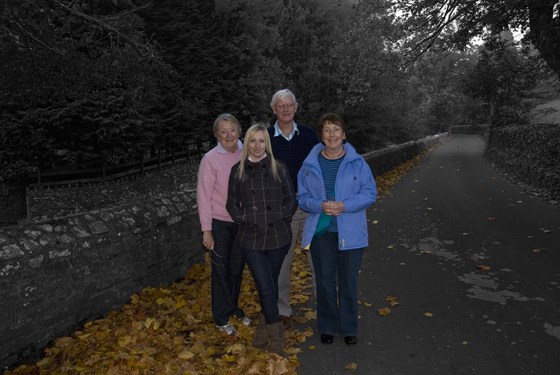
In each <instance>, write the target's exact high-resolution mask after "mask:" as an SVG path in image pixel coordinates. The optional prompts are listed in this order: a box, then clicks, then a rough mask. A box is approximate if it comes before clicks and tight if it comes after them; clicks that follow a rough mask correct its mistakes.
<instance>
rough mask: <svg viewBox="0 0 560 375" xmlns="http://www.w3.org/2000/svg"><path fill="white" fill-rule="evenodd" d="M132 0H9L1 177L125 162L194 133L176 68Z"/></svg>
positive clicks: (2, 61) (2, 63)
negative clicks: (150, 36) (157, 47)
mask: <svg viewBox="0 0 560 375" xmlns="http://www.w3.org/2000/svg"><path fill="white" fill-rule="evenodd" d="M70 6H71V7H70ZM131 6H132V4H127V3H125V2H118V1H114V2H113V1H72V2H63V1H55V0H53V1H51V0H39V1H33V2H31V1H22V2H20V1H12V0H6V1H4V2H2V7H1V8H0V9H1V10H2V13H1V16H2V24H3V29H2V32H1V34H0V38H1V39H2V44H1V51H0V71H1V72H2V73H1V76H0V77H1V84H0V98H1V99H0V101H1V102H2V104H1V106H2V110H1V111H0V123H1V124H2V125H1V127H0V136H1V137H0V142H1V144H0V160H1V170H2V174H1V175H0V176H3V177H11V176H13V175H17V173H18V172H19V173H21V171H24V170H26V169H29V168H32V167H39V168H52V167H64V166H75V165H76V164H78V163H80V162H83V161H87V160H92V159H94V160H97V159H104V160H107V161H109V162H118V160H119V159H122V158H127V157H128V155H129V154H131V153H137V152H140V151H142V150H143V149H144V148H145V147H152V146H153V145H157V146H167V145H169V143H170V141H169V140H181V139H182V140H184V139H185V138H186V136H187V135H188V132H187V128H186V127H185V126H184V124H185V123H186V121H185V120H186V116H185V113H186V111H185V107H186V104H185V103H184V101H183V98H182V93H181V87H180V86H179V85H177V83H176V78H175V77H176V73H175V72H174V71H173V70H172V69H171V68H170V67H169V66H168V65H166V64H165V63H164V62H163V61H162V60H161V59H160V58H159V57H158V55H157V53H156V52H155V51H154V50H153V49H152V48H151V47H149V46H148V45H146V44H145V43H144V40H143V35H142V33H141V32H140V30H141V28H142V20H141V19H140V18H139V17H138V16H136V15H134V13H129V12H127V10H128V9H130V7H131ZM106 14H110V15H111V16H108V15H106ZM99 19H103V21H102V22H101V21H99ZM169 136H171V137H170V138H169V140H168V139H166V138H167V137H169Z"/></svg>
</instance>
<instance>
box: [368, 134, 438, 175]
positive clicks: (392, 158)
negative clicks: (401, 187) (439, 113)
mask: <svg viewBox="0 0 560 375" xmlns="http://www.w3.org/2000/svg"><path fill="white" fill-rule="evenodd" d="M446 135H447V133H443V134H438V135H434V136H430V137H426V138H422V139H420V140H418V141H411V142H406V143H402V144H400V145H396V146H393V147H387V148H384V149H381V150H376V151H371V152H368V153H366V154H364V155H363V157H364V159H366V161H367V162H368V164H369V165H370V167H371V170H372V172H373V175H374V176H380V175H382V174H383V173H385V172H388V171H390V170H391V169H393V168H395V167H396V166H397V165H399V164H402V163H404V162H405V161H407V160H410V159H412V158H413V157H415V156H416V155H418V154H420V153H421V152H422V151H424V150H426V149H428V148H430V147H431V146H433V145H436V144H438V143H439V142H440V141H441V139H442V137H445V136H446Z"/></svg>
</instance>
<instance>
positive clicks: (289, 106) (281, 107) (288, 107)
mask: <svg viewBox="0 0 560 375" xmlns="http://www.w3.org/2000/svg"><path fill="white" fill-rule="evenodd" d="M295 106H296V105H295V103H290V104H282V105H277V106H276V108H278V109H281V110H282V111H283V110H286V109H293V108H294V107H295Z"/></svg>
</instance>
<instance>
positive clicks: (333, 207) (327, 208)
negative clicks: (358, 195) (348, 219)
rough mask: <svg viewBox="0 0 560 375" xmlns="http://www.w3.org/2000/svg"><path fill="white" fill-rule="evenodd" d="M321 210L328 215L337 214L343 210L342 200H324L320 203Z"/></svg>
mask: <svg viewBox="0 0 560 375" xmlns="http://www.w3.org/2000/svg"><path fill="white" fill-rule="evenodd" d="M321 207H322V208H323V212H324V213H325V214H327V215H330V216H338V215H340V214H341V213H342V212H343V211H344V203H343V202H335V201H326V202H323V204H322V205H321Z"/></svg>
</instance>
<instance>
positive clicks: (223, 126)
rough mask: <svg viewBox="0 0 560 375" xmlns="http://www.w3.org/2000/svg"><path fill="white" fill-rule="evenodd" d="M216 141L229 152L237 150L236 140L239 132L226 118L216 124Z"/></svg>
mask: <svg viewBox="0 0 560 375" xmlns="http://www.w3.org/2000/svg"><path fill="white" fill-rule="evenodd" d="M216 138H218V142H220V144H221V145H222V147H223V148H225V149H226V150H227V151H229V152H235V151H236V150H237V141H238V140H239V132H238V131H237V127H236V126H235V124H234V123H232V122H231V121H228V120H222V121H220V123H219V124H218V132H217V134H216Z"/></svg>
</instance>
